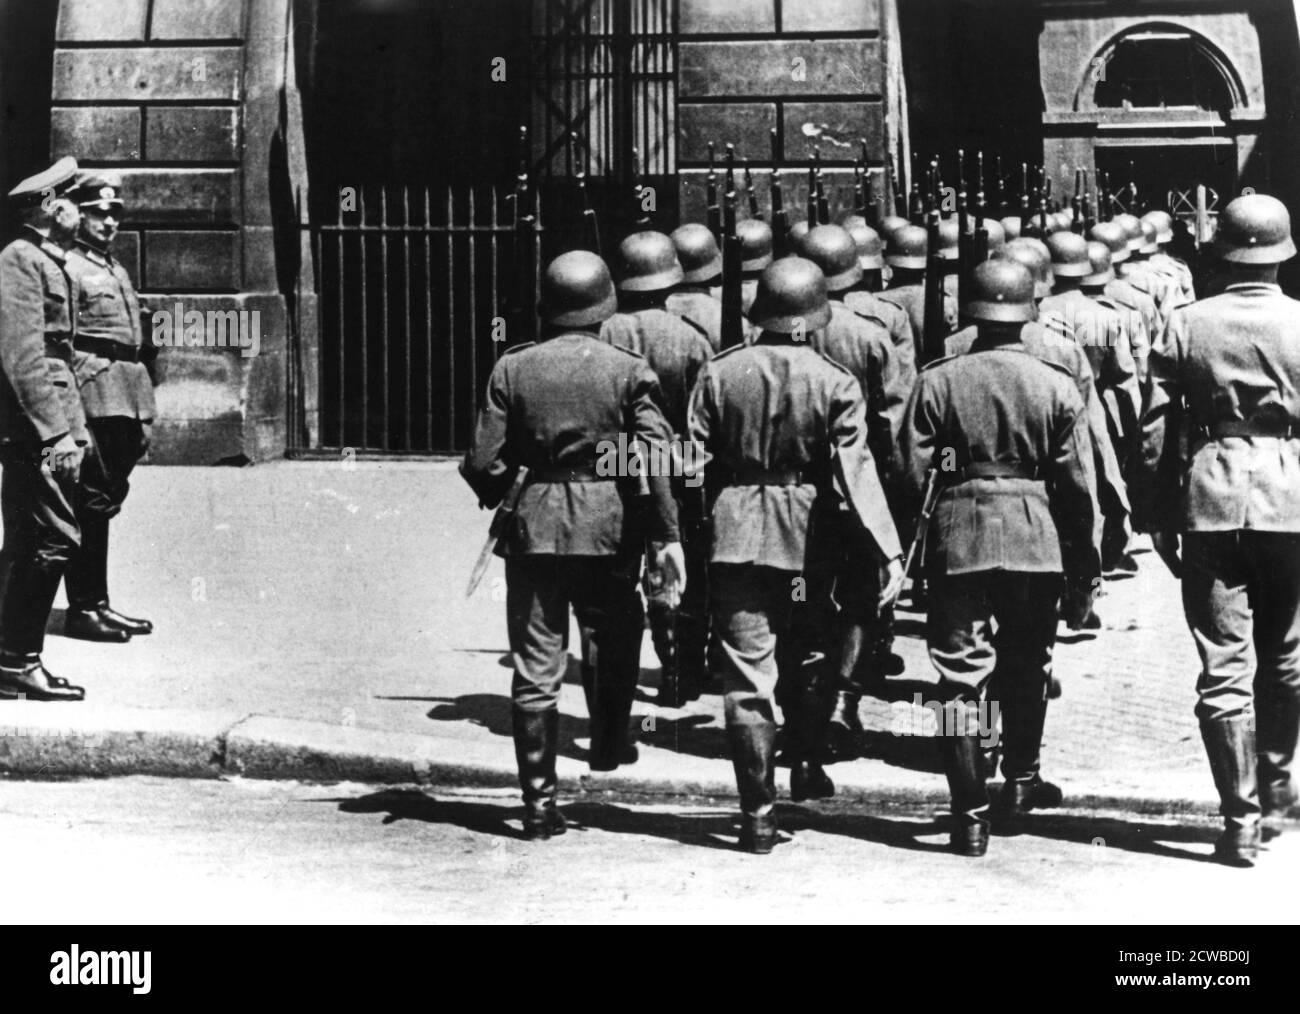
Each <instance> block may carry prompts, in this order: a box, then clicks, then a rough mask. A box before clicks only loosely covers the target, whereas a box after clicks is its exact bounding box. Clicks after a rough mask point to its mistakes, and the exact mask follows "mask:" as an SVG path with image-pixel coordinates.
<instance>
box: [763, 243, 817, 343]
mask: <svg viewBox="0 0 1300 1014" xmlns="http://www.w3.org/2000/svg"><path fill="white" fill-rule="evenodd" d="M830 319H831V305H830V302H829V301H828V298H827V295H826V276H825V275H824V274H822V269H821V268H819V267H818V266H817V265H816V264H814V263H813V262H812V261H810V260H806V259H805V258H803V257H782V258H781V259H780V260H779V261H773V262H772V263H771V264H770V265H768V267H766V268H764V269H763V273H762V274H761V275H759V276H758V292H757V293H756V294H755V296H754V304H753V306H751V307H750V308H749V321H750V323H751V324H753V325H754V326H755V327H757V328H761V329H762V330H764V331H775V332H776V333H777V334H794V333H795V332H804V333H807V332H811V331H816V330H817V329H818V328H823V327H825V326H826V325H827V324H828V323H830Z"/></svg>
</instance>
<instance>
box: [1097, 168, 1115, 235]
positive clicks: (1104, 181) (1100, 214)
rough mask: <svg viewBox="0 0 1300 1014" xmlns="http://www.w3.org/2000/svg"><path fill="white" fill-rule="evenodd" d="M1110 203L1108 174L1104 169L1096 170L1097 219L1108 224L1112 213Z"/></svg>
mask: <svg viewBox="0 0 1300 1014" xmlns="http://www.w3.org/2000/svg"><path fill="white" fill-rule="evenodd" d="M1112 210H1113V209H1112V207H1111V203H1110V173H1108V172H1106V171H1105V170H1104V169H1098V170H1097V218H1098V219H1099V220H1100V221H1103V222H1109V221H1110V216H1111V212H1112Z"/></svg>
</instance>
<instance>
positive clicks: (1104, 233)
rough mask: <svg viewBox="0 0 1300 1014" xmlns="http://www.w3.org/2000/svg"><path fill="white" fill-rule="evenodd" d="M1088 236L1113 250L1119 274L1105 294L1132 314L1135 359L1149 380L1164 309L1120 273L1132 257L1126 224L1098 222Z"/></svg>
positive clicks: (1142, 379) (1142, 375)
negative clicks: (1161, 310) (1149, 361)
mask: <svg viewBox="0 0 1300 1014" xmlns="http://www.w3.org/2000/svg"><path fill="white" fill-rule="evenodd" d="M1088 239H1089V240H1090V241H1092V242H1097V243H1105V244H1106V248H1107V249H1108V250H1110V262H1111V266H1112V268H1114V269H1115V272H1114V273H1115V277H1114V278H1112V279H1111V280H1110V281H1109V282H1107V283H1106V287H1105V289H1104V290H1103V294H1104V295H1105V296H1106V298H1107V299H1109V300H1111V301H1113V302H1115V303H1117V304H1118V305H1119V306H1120V307H1121V308H1122V309H1123V310H1124V311H1125V312H1126V313H1127V314H1128V317H1129V321H1128V327H1129V333H1130V335H1131V336H1132V341H1133V362H1134V365H1135V366H1136V367H1137V371H1138V380H1139V382H1140V383H1145V381H1146V374H1147V360H1148V357H1149V356H1150V353H1151V343H1152V342H1153V341H1154V340H1155V339H1156V338H1157V337H1158V335H1159V331H1160V326H1161V322H1160V311H1159V309H1158V308H1157V307H1156V301H1155V300H1154V299H1152V298H1151V297H1150V296H1149V295H1147V293H1145V292H1143V291H1142V290H1140V289H1138V288H1137V287H1136V286H1134V285H1133V283H1132V282H1130V281H1128V280H1127V279H1125V278H1121V277H1120V276H1119V274H1118V271H1119V268H1120V266H1121V265H1123V264H1127V263H1128V260H1129V241H1128V232H1127V231H1126V230H1125V229H1124V226H1123V225H1121V224H1120V223H1119V222H1117V221H1116V222H1098V223H1097V224H1096V225H1094V226H1093V227H1092V229H1091V230H1089V232H1088Z"/></svg>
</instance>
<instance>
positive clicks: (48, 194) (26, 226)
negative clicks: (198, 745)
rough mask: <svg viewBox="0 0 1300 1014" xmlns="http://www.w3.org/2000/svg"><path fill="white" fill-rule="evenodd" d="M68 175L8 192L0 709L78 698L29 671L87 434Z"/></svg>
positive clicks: (73, 689) (70, 537) (1, 397)
mask: <svg viewBox="0 0 1300 1014" xmlns="http://www.w3.org/2000/svg"><path fill="white" fill-rule="evenodd" d="M76 175H77V163H76V161H75V160H73V159H71V158H64V159H60V160H59V161H58V162H56V163H55V164H54V165H53V166H51V167H50V168H49V169H47V170H46V171H45V172H43V173H39V174H38V175H36V176H32V177H30V178H29V179H26V180H23V181H22V182H21V183H19V184H18V186H16V187H14V189H13V190H11V191H10V192H9V201H10V205H11V206H12V207H13V208H14V209H15V210H16V212H17V215H18V217H19V220H20V221H21V223H22V226H23V228H22V232H21V234H20V235H19V236H18V238H17V239H15V240H14V241H13V242H12V243H10V244H9V245H8V246H6V247H5V248H4V251H3V252H0V372H2V373H3V375H4V379H3V383H0V462H2V463H3V466H4V469H3V478H2V479H0V511H2V512H3V520H4V548H3V550H2V551H0V555H3V568H2V569H3V572H4V577H5V581H4V594H3V599H2V600H0V699H6V698H7V699H13V698H26V699H28V700H34V701H80V700H83V699H84V698H85V696H86V692H85V690H84V689H83V688H82V687H79V686H74V685H72V684H71V683H69V682H68V681H67V680H65V679H62V678H60V677H58V676H54V675H52V674H51V673H50V672H49V671H48V670H46V668H45V666H44V665H43V664H42V662H41V651H42V649H43V648H44V644H45V625H46V623H47V622H48V620H49V618H50V609H51V608H52V607H53V605H54V596H55V593H56V592H58V590H59V582H60V581H61V580H63V573H64V569H65V568H66V567H67V565H68V560H69V559H70V558H71V557H72V555H73V554H74V553H75V552H76V551H77V547H78V545H79V543H80V539H81V533H80V530H79V529H78V527H77V517H76V512H75V510H74V508H73V503H74V501H75V498H76V485H77V477H78V474H79V472H80V468H81V460H82V455H83V453H84V448H85V446H86V442H87V434H86V420H85V414H84V413H83V411H82V407H81V398H80V397H78V395H77V385H76V380H75V378H74V377H73V374H72V367H71V363H72V356H73V353H72V339H73V335H74V333H75V329H76V321H75V318H74V317H73V313H72V307H73V299H72V292H73V290H72V283H71V281H70V280H69V278H68V274H67V250H68V248H69V247H71V246H72V243H73V239H74V237H75V236H76V234H77V227H78V225H79V223H80V217H81V216H80V213H79V212H78V210H77V207H76V205H75V204H73V203H72V202H71V201H69V200H68V199H67V193H68V191H69V190H70V189H71V187H72V185H73V183H74V181H75V179H76Z"/></svg>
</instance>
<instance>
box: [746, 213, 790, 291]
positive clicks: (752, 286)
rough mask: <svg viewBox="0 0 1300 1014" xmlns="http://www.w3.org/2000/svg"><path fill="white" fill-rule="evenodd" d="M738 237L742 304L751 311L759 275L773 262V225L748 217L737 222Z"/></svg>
mask: <svg viewBox="0 0 1300 1014" xmlns="http://www.w3.org/2000/svg"><path fill="white" fill-rule="evenodd" d="M736 238H737V239H739V240H740V277H741V282H740V291H741V297H742V302H741V305H742V307H743V308H744V311H745V313H749V308H750V307H751V306H753V305H754V296H755V294H756V293H757V292H758V276H759V275H761V274H762V273H763V269H764V268H766V267H767V266H768V265H769V264H771V263H772V227H771V226H770V225H768V224H767V223H766V222H764V221H762V220H760V219H757V218H746V219H745V220H744V221H742V222H737V223H736ZM794 241H795V242H797V239H795V240H794Z"/></svg>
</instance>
